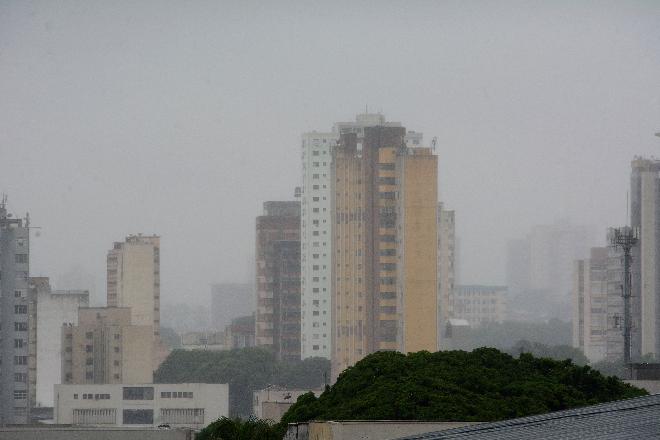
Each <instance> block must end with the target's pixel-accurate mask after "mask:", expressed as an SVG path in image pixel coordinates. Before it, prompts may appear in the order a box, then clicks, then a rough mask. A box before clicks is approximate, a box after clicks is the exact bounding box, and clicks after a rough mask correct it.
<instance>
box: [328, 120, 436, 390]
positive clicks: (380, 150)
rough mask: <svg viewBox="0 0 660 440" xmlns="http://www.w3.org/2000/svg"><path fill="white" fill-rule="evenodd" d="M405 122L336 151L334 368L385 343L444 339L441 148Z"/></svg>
mask: <svg viewBox="0 0 660 440" xmlns="http://www.w3.org/2000/svg"><path fill="white" fill-rule="evenodd" d="M405 136H406V129H405V128H404V127H392V126H375V127H365V128H364V130H363V132H362V133H355V132H347V133H342V134H341V136H340V140H339V144H338V146H337V147H336V148H335V149H334V151H333V166H332V183H333V197H332V209H333V212H334V214H335V219H334V221H335V224H334V226H335V227H334V228H333V234H332V235H333V243H334V251H333V269H334V276H333V280H332V282H333V286H332V287H333V289H332V290H333V304H332V311H333V319H332V321H333V333H332V334H333V341H332V375H333V378H336V377H337V375H338V374H339V373H340V372H341V371H343V370H344V369H345V368H347V367H349V366H351V365H353V364H355V363H356V362H357V361H359V360H360V359H362V358H363V357H364V356H366V355H367V354H369V353H373V352H375V351H379V350H398V351H402V352H412V351H419V350H430V351H434V350H435V349H436V347H437V252H438V250H437V157H436V156H435V155H434V154H432V152H431V150H430V149H427V148H419V147H417V148H414V147H413V148H411V147H407V146H406V143H405Z"/></svg>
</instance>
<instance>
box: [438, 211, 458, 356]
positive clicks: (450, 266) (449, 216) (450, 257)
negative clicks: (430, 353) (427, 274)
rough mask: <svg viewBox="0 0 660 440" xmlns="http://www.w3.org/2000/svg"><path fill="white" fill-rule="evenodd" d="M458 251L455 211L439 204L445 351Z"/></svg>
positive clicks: (441, 326) (440, 317) (440, 344)
mask: <svg viewBox="0 0 660 440" xmlns="http://www.w3.org/2000/svg"><path fill="white" fill-rule="evenodd" d="M455 249H456V234H455V215H454V211H450V210H447V209H445V208H444V206H443V204H442V203H438V349H445V348H446V347H445V344H444V342H445V341H443V338H445V337H446V335H445V331H446V326H447V323H448V322H449V319H451V318H453V317H454V315H453V310H452V308H451V307H452V306H453V303H452V301H451V299H452V296H453V292H454V278H455V277H454V262H455Z"/></svg>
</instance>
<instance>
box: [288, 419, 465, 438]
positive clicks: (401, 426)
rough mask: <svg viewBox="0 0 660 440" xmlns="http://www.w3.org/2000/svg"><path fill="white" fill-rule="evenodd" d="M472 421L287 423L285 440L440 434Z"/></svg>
mask: <svg viewBox="0 0 660 440" xmlns="http://www.w3.org/2000/svg"><path fill="white" fill-rule="evenodd" d="M474 424H476V423H475V422H426V421H418V420H340V421H318V422H314V421H313V422H304V423H290V424H289V426H288V429H287V431H286V435H285V436H284V440H353V439H361V440H391V439H396V438H399V437H402V436H405V435H415V434H420V433H423V432H429V431H443V430H447V429H454V428H460V427H464V426H469V425H474Z"/></svg>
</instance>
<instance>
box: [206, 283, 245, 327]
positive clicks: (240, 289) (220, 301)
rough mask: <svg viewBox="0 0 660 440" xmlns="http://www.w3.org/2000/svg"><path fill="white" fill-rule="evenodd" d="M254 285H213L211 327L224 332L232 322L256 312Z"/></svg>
mask: <svg viewBox="0 0 660 440" xmlns="http://www.w3.org/2000/svg"><path fill="white" fill-rule="evenodd" d="M254 301H255V298H254V283H245V284H241V283H216V284H212V285H211V317H210V318H211V320H210V324H211V326H212V327H213V328H214V329H216V330H224V328H225V326H226V325H229V324H230V323H231V320H232V319H234V318H236V317H238V316H244V315H248V314H250V313H252V312H253V311H254Z"/></svg>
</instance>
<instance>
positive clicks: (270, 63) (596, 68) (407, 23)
mask: <svg viewBox="0 0 660 440" xmlns="http://www.w3.org/2000/svg"><path fill="white" fill-rule="evenodd" d="M275 3H276V2H247V1H236V2H218V1H209V2H204V1H185V2H183V1H171V2H168V1H153V2H149V1H139V2H134V1H79V2H74V1H56V0H51V1H43V2H29V1H8V0H5V1H2V2H0V191H3V192H6V193H8V194H9V203H10V209H11V210H12V211H14V212H16V213H17V214H24V213H25V212H26V211H29V212H30V214H31V217H32V221H33V224H34V225H36V226H41V227H42V229H41V230H40V236H39V237H34V240H33V241H32V252H33V258H32V272H33V274H35V275H46V276H50V277H51V278H52V279H53V280H55V281H57V280H58V279H60V278H61V277H62V276H63V274H66V273H68V272H71V271H76V270H82V271H83V272H86V273H88V274H90V275H91V276H93V280H94V284H95V286H94V287H95V290H96V292H95V295H96V299H97V301H98V300H101V299H104V297H105V286H104V282H105V257H106V252H107V250H108V249H109V248H110V247H111V245H112V242H113V241H120V240H122V239H123V237H124V236H125V235H127V234H129V233H137V232H143V233H156V234H160V235H161V236H162V250H161V255H162V258H161V261H162V267H161V276H162V292H163V293H162V295H163V300H164V301H165V302H179V301H183V300H184V299H186V300H187V299H190V300H192V301H195V302H203V301H207V299H208V296H209V284H210V283H212V282H215V281H245V280H247V278H248V277H249V274H250V273H251V272H250V267H249V266H250V263H251V258H252V255H253V249H254V218H255V216H256V215H258V214H259V212H260V210H261V203H262V202H263V201H265V200H281V199H290V198H291V197H292V195H293V188H294V187H295V186H297V185H300V182H301V176H300V163H299V162H300V134H301V133H302V132H304V131H309V130H313V129H317V130H329V129H330V127H331V126H332V123H333V122H334V121H338V120H351V119H353V118H354V116H355V114H356V113H358V112H361V111H364V108H365V105H368V106H369V110H375V111H377V110H382V112H383V113H384V114H385V115H386V117H387V118H388V119H389V120H395V121H401V122H402V123H403V124H404V125H405V126H406V127H407V128H408V129H411V130H415V131H422V132H423V133H424V135H425V139H426V141H430V140H431V139H432V137H433V136H437V137H438V150H437V151H438V155H439V167H440V168H439V172H440V195H441V198H442V200H443V201H445V202H446V204H447V205H448V207H450V208H453V209H455V210H456V218H457V234H458V235H459V237H460V241H461V262H460V265H461V272H462V273H461V281H463V282H474V283H502V282H504V255H505V241H506V240H507V239H508V238H513V237H517V236H521V235H524V234H526V233H527V232H528V231H529V229H530V227H531V226H532V225H533V224H540V223H549V222H552V221H553V220H555V219H557V218H562V217H565V218H570V219H572V220H573V221H575V222H579V223H584V224H589V225H592V226H593V227H594V228H595V229H596V230H597V231H599V232H601V233H600V234H599V235H600V236H602V237H603V242H604V229H605V228H606V227H607V226H609V225H613V224H621V223H623V222H624V221H625V203H626V202H625V199H626V191H627V189H628V185H629V170H630V160H631V158H632V157H633V155H636V154H639V155H651V154H657V152H658V151H659V149H660V138H657V137H654V136H653V134H654V133H655V132H657V131H660V2H657V1H628V2H624V1H611V2H608V1H594V2H589V1H582V2H580V1H565V2H562V1H547V2H532V1H524V2H523V1H520V2H503V1H499V2H494V1H484V2H475V1H472V2H470V1H456V2H447V1H438V2H414V1H406V2H387V1H380V2H345V3H339V2H330V1H328V2H309V1H304V2H302V1H301V2H280V3H279V4H275ZM356 3H357V4H356ZM76 268H78V269H76ZM56 287H66V286H56Z"/></svg>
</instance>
